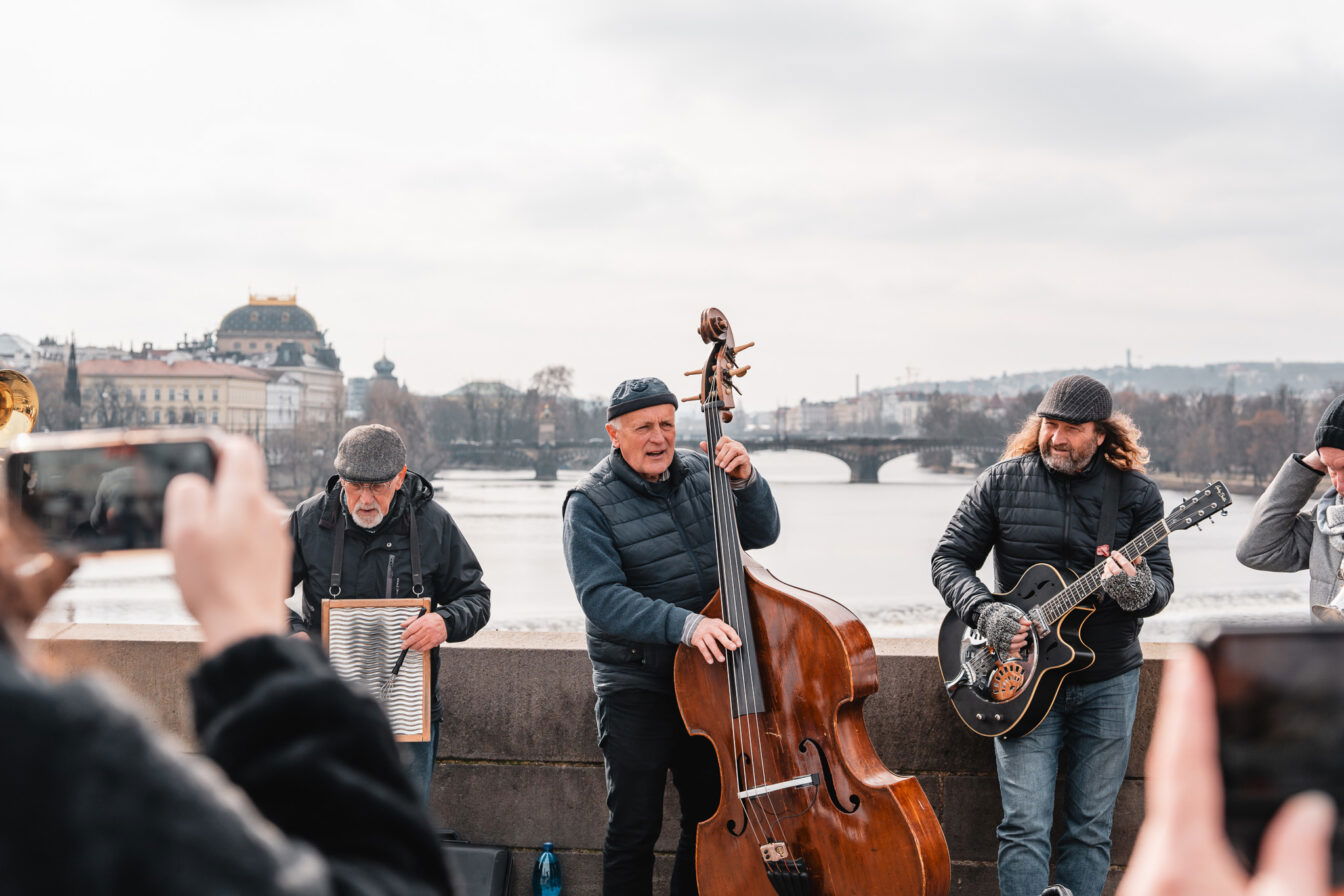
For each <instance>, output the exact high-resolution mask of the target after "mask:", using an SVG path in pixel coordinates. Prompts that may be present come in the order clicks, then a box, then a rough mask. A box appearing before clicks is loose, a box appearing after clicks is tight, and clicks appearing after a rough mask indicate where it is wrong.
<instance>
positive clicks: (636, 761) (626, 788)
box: [597, 690, 719, 896]
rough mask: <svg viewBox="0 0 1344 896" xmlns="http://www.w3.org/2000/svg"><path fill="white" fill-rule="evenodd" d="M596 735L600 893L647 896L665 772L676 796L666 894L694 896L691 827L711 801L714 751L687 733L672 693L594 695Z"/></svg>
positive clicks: (708, 811) (714, 798) (715, 792)
mask: <svg viewBox="0 0 1344 896" xmlns="http://www.w3.org/2000/svg"><path fill="white" fill-rule="evenodd" d="M597 736H598V744H599V745H600V746H601V748H602V755H603V757H605V759H606V764H607V810H608V815H607V839H606V842H605V843H604V844H603V846H602V893H603V894H604V896H652V893H653V846H654V843H655V842H656V841H657V840H658V834H659V832H660V831H661V830H662V826H663V792H664V790H665V789H666V787H667V773H668V772H669V771H670V772H671V773H672V783H673V784H674V785H675V786H676V788H677V793H678V795H679V796H680V798H681V838H680V840H679V841H678V842H677V857H676V862H675V864H674V865H673V868H672V889H671V893H672V896H695V894H696V893H697V890H696V886H695V826H696V825H697V824H699V823H700V822H701V821H703V820H705V819H706V818H708V817H709V816H710V815H712V814H713V813H714V810H715V808H717V807H718V804H719V772H718V767H717V766H716V764H715V761H714V750H713V748H712V747H711V746H710V745H709V741H707V740H706V739H705V738H703V737H691V736H690V735H689V734H687V733H686V727H685V726H684V725H683V724H682V723H681V715H680V714H679V713H678V712H677V701H676V698H675V697H673V696H672V695H670V694H655V693H653V692H651V691H639V690H623V691H617V692H615V693H612V694H607V695H605V696H602V697H599V698H598V699H597Z"/></svg>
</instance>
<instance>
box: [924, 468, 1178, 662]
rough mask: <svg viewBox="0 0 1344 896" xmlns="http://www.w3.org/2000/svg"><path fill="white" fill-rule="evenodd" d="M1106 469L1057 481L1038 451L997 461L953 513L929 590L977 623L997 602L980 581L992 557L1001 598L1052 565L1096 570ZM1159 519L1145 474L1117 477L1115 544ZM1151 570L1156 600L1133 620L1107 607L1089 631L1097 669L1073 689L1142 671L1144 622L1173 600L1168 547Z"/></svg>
mask: <svg viewBox="0 0 1344 896" xmlns="http://www.w3.org/2000/svg"><path fill="white" fill-rule="evenodd" d="M1103 464H1104V461H1102V460H1101V459H1100V457H1099V456H1098V457H1097V458H1095V459H1094V460H1093V462H1092V465H1091V466H1089V467H1088V468H1087V469H1086V470H1084V471H1083V472H1082V473H1079V474H1077V475H1075V476H1065V475H1062V474H1059V473H1055V472H1054V471H1053V470H1051V469H1050V468H1049V467H1047V466H1046V465H1045V463H1044V462H1043V461H1042V460H1041V456H1040V455H1039V454H1037V453H1035V452H1033V453H1031V454H1026V455H1023V456H1021V457H1015V458H1012V459H1010V460H1005V461H1000V462H999V463H997V464H995V465H994V466H992V467H990V468H989V469H988V470H986V471H985V472H984V473H982V474H981V475H980V478H979V479H977V480H976V482H975V485H974V486H972V487H971V490H970V491H969V492H968V493H967V494H966V497H965V498H964V499H962V502H961V506H960V507H958V508H957V512H956V513H954V514H953V515H952V520H951V522H949V523H948V524H947V531H946V532H944V533H943V537H942V538H941V539H940V540H939V541H938V547H937V548H935V549H934V552H933V583H934V585H935V586H936V587H937V588H938V591H939V592H940V593H941V594H942V595H943V600H945V601H947V605H948V606H949V607H951V608H952V609H953V610H954V611H955V612H956V614H957V615H958V616H959V617H960V618H961V620H962V621H963V622H965V623H966V624H967V625H974V624H975V621H976V619H977V618H978V617H979V615H980V610H981V609H982V608H983V606H984V604H985V603H986V602H987V601H989V600H992V599H993V595H991V593H990V590H989V588H987V587H986V586H985V584H984V583H983V582H981V581H980V579H979V578H977V577H976V571H977V570H979V569H980V567H981V566H982V565H984V562H985V558H986V557H987V556H988V555H989V551H990V549H991V548H992V549H993V550H994V577H995V582H996V584H995V589H994V590H995V591H997V592H1005V591H1009V590H1011V589H1012V587H1013V586H1014V585H1015V584H1016V583H1017V580H1018V579H1019V578H1020V577H1021V576H1022V573H1024V572H1025V571H1026V570H1027V568H1028V567H1030V566H1031V565H1033V564H1035V563H1048V564H1050V565H1051V566H1054V567H1056V568H1058V569H1068V570H1071V571H1072V572H1074V573H1075V574H1082V573H1084V572H1087V571H1088V570H1089V569H1091V568H1092V567H1093V566H1095V565H1096V564H1097V563H1098V562H1100V558H1099V557H1097V554H1096V549H1097V542H1096V538H1097V529H1098V527H1099V520H1100V516H1101V490H1102V484H1103V481H1104V477H1103V476H1102V475H1101V473H1102V471H1103V470H1104V466H1103ZM1160 519H1162V496H1161V494H1160V493H1159V492H1158V489H1157V485H1156V484H1154V483H1153V481H1152V480H1151V479H1149V478H1148V477H1147V476H1144V475H1143V474H1141V473H1133V472H1130V473H1125V474H1124V475H1123V476H1122V478H1121V486H1120V500H1119V508H1118V511H1117V514H1116V521H1115V544H1114V545H1112V547H1121V546H1123V545H1124V544H1126V543H1127V542H1129V541H1130V540H1131V539H1132V538H1133V537H1134V536H1135V535H1137V534H1138V533H1139V532H1141V531H1142V530H1144V529H1146V528H1147V527H1148V526H1150V525H1152V524H1153V523H1155V522H1157V521H1158V520H1160ZM1144 562H1145V563H1148V564H1150V565H1151V566H1152V573H1153V584H1154V586H1155V587H1156V593H1155V594H1154V595H1153V600H1152V602H1151V603H1149V604H1148V605H1147V606H1146V607H1144V608H1142V609H1141V610H1138V611H1136V612H1133V613H1130V612H1127V611H1125V610H1122V609H1120V607H1119V606H1117V605H1116V603H1115V602H1114V601H1112V600H1110V599H1102V600H1101V601H1100V606H1099V608H1098V610H1097V612H1096V613H1095V614H1094V615H1093V616H1092V617H1091V618H1090V619H1089V620H1088V622H1087V625H1086V626H1085V627H1084V629H1083V640H1084V641H1086V642H1087V644H1088V645H1090V646H1091V647H1092V649H1093V650H1095V651H1096V653H1097V661H1096V663H1095V664H1093V665H1092V667H1091V668H1088V669H1086V670H1083V671H1081V672H1076V673H1074V675H1073V676H1072V677H1071V679H1070V680H1071V681H1076V682H1088V681H1104V680H1105V679H1107V678H1111V677H1113V676H1115V675H1119V674H1121V673H1122V672H1128V671H1129V670H1130V669H1133V668H1136V667H1138V666H1139V665H1141V664H1142V663H1143V653H1142V651H1141V650H1140V648H1139V643H1138V637H1139V629H1140V627H1142V625H1143V620H1142V618H1141V617H1144V616H1152V615H1153V614H1155V613H1157V612H1159V611H1161V610H1162V608H1164V607H1165V606H1166V605H1167V602H1168V601H1169V600H1171V591H1172V571H1171V554H1170V552H1169V550H1168V548H1167V543H1166V542H1165V541H1163V542H1162V543H1161V544H1159V545H1158V546H1157V547H1155V548H1153V549H1152V550H1151V551H1150V552H1149V553H1148V554H1147V555H1146V556H1145V558H1144Z"/></svg>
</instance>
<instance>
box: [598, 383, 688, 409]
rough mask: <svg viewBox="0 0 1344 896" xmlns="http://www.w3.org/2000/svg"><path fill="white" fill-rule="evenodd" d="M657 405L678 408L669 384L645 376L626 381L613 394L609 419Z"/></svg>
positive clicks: (675, 397) (609, 406) (608, 406)
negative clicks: (668, 386) (668, 405)
mask: <svg viewBox="0 0 1344 896" xmlns="http://www.w3.org/2000/svg"><path fill="white" fill-rule="evenodd" d="M656 404H670V405H672V407H674V408H675V407H676V406H677V396H675V395H673V394H672V390H671V389H668V388H667V383H665V382H663V381H662V380H660V379H658V377H656V376H644V377H639V378H637V379H633V380H625V381H624V382H623V383H621V384H620V385H619V386H617V387H616V391H615V392H612V393H611V403H610V404H609V405H607V419H608V420H615V419H616V418H617V417H619V416H621V415H622V414H628V413H630V412H631V411H637V410H639V409H640V408H651V407H653V406H654V405H656Z"/></svg>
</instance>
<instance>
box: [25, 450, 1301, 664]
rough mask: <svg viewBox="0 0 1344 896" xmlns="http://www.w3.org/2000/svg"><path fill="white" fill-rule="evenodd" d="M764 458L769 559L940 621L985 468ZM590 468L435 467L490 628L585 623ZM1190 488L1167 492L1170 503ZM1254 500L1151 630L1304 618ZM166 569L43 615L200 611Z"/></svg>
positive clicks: (765, 556) (1205, 544)
mask: <svg viewBox="0 0 1344 896" xmlns="http://www.w3.org/2000/svg"><path fill="white" fill-rule="evenodd" d="M754 460H755V463H756V465H757V467H758V468H759V469H760V471H761V472H762V473H763V474H764V475H765V476H766V478H767V479H769V481H770V483H771V486H772V487H773V489H774V492H775V497H776V500H777V501H778V503H779V508H780V514H781V516H782V520H783V531H782V534H781V536H780V539H779V542H778V543H777V544H775V545H773V546H771V547H769V548H767V549H765V550H761V551H756V552H753V553H754V556H756V558H757V559H758V560H760V562H761V563H763V564H764V565H765V566H767V567H768V568H769V569H770V570H771V571H772V572H773V573H774V574H775V575H776V576H777V577H779V578H780V579H782V580H784V581H785V582H790V583H793V584H796V585H800V586H802V587H804V588H807V589H809V590H813V591H820V592H822V593H824V594H826V595H828V596H830V597H832V598H835V599H836V600H839V601H840V602H842V603H844V604H846V605H847V606H849V607H850V609H851V610H853V611H854V612H855V613H857V614H858V615H859V617H860V618H862V619H863V620H864V622H865V623H866V624H867V625H868V627H869V628H870V629H871V630H872V633H873V634H874V636H877V637H906V636H929V635H932V634H934V632H936V630H937V627H938V623H939V622H940V621H941V619H942V617H943V615H944V614H945V612H946V607H945V606H944V604H943V602H942V599H941V598H940V597H939V595H938V593H937V592H936V591H935V590H934V589H933V586H932V585H931V584H930V581H929V555H930V553H931V552H932V550H933V547H934V544H935V543H936V542H937V540H938V537H939V536H940V535H941V534H942V531H943V528H944V526H945V525H946V524H947V521H948V518H949V517H950V516H951V515H952V512H953V511H954V510H955V509H956V506H957V503H958V502H959V501H960V500H961V497H962V495H963V494H964V493H965V491H966V489H967V488H969V487H970V484H971V482H972V480H973V477H970V476H962V475H946V474H935V473H930V472H927V471H925V470H921V469H920V468H919V467H918V466H917V465H916V462H915V458H914V457H913V456H911V457H905V458H898V459H897V460H894V461H892V462H890V463H888V464H887V465H886V466H885V467H883V468H882V474H881V479H882V481H881V482H880V483H878V484H876V485H873V484H868V485H862V484H851V483H849V482H848V481H847V480H848V476H849V472H848V468H847V467H845V465H844V464H843V463H841V462H840V461H838V460H836V459H834V458H830V457H826V456H824V455H820V454H813V453H810V452H799V451H792V452H770V453H761V454H758V455H757V456H756V457H755V458H754ZM578 476H579V474H578V473H577V472H573V471H564V470H562V471H561V472H560V481H559V482H536V481H535V480H533V479H532V473H531V471H523V470H518V471H505V472H498V471H459V470H453V471H448V472H447V473H445V474H444V476H443V478H441V479H439V480H437V481H436V487H437V489H438V495H439V500H440V501H441V502H442V503H443V504H444V505H445V506H446V507H447V508H448V510H449V511H450V512H451V513H452V514H453V516H454V518H455V519H456V520H457V522H458V525H459V526H460V527H461V528H462V531H463V532H464V533H465V534H466V537H467V540H468V541H469V542H470V543H471V545H472V547H473V548H474V549H475V551H476V553H477V555H478V556H479V557H480V559H481V565H482V567H483V568H484V570H485V580H486V582H487V583H488V584H489V585H490V587H491V589H492V591H493V612H492V619H491V622H490V626H491V627H492V628H501V629H549V630H559V631H578V630H581V628H582V621H583V617H582V614H581V613H580V610H579V606H578V603H577V602H576V601H575V599H574V592H573V589H572V588H571V587H570V584H569V576H568V574H567V573H566V571H565V561H564V556H563V553H562V552H561V548H560V531H561V523H560V505H561V502H562V501H563V500H564V495H565V491H566V489H567V488H568V487H569V485H570V483H572V482H573V481H574V480H575V479H577V478H578ZM1184 497H1185V496H1184V495H1179V494H1176V493H1174V492H1164V498H1165V500H1166V504H1167V507H1168V508H1171V507H1173V506H1174V505H1175V504H1176V503H1178V502H1179V501H1180V500H1182V498H1184ZM1252 503H1253V499H1251V498H1248V497H1241V496H1236V497H1235V503H1234V504H1233V506H1232V508H1231V509H1230V511H1229V514H1228V516H1227V517H1225V518H1221V519H1219V520H1218V521H1217V524H1216V525H1212V526H1209V525H1206V526H1204V527H1203V530H1202V531H1195V530H1189V531H1183V532H1177V533H1175V534H1174V535H1173V536H1172V538H1171V551H1172V557H1173V562H1174V564H1175V569H1176V593H1175V596H1174V597H1173V598H1172V602H1171V604H1170V606H1169V607H1168V608H1167V609H1166V610H1165V611H1163V612H1162V613H1161V614H1159V615H1158V616H1156V617H1154V618H1153V619H1150V620H1149V621H1148V622H1147V623H1146V625H1145V627H1144V638H1145V640H1154V641H1158V640H1163V641H1169V640H1186V639H1188V638H1190V637H1191V636H1192V635H1193V634H1195V633H1197V632H1198V630H1199V629H1200V628H1202V627H1203V626H1204V625H1206V624H1207V623H1208V622H1210V621H1215V620H1219V621H1226V620H1234V621H1248V620H1252V619H1256V620H1273V621H1290V620H1291V621H1305V620H1306V618H1307V611H1306V603H1307V598H1306V594H1307V574H1306V573H1305V572H1302V573H1295V574H1292V575H1283V574H1276V573H1263V572H1256V571H1254V570H1249V569H1246V568H1244V567H1242V566H1241V565H1240V564H1238V563H1237V560H1236V557H1235V556H1234V555H1233V547H1234V545H1235V544H1236V541H1237V538H1238V537H1239V536H1240V534H1241V532H1242V530H1243V529H1244V528H1245V524H1246V519H1247V517H1248V515H1249V513H1250V508H1251V505H1252ZM991 562H992V561H991ZM988 568H989V564H988V563H987V564H986V571H985V572H987V570H988ZM168 573H169V561H168V560H167V559H166V558H164V557H162V556H143V555H142V556H137V557H134V558H109V559H95V560H91V561H89V562H87V563H86V564H85V566H84V567H83V568H81V569H80V570H79V571H78V572H77V573H76V574H75V576H74V577H73V578H72V580H71V582H70V583H68V584H67V586H66V587H65V588H64V589H63V590H62V591H61V592H60V593H59V594H57V595H56V596H55V597H54V598H53V599H52V602H51V604H50V605H49V606H48V607H47V610H46V612H45V614H44V616H43V620H44V621H53V622H59V621H68V622H135V623H166V624H189V623H190V622H191V619H190V617H188V616H187V614H186V612H185V610H184V609H183V607H182V605H181V601H180V600H179V598H178V596H177V593H176V590H175V588H174V586H173V584H172V582H171V580H170V579H169V578H168ZM990 584H991V586H992V584H993V583H992V582H991V583H990Z"/></svg>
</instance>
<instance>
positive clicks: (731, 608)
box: [674, 308, 951, 896]
mask: <svg viewBox="0 0 1344 896" xmlns="http://www.w3.org/2000/svg"><path fill="white" fill-rule="evenodd" d="M700 336H701V338H702V339H704V341H705V342H707V343H711V344H712V349H711V351H710V354H709V358H708V360H707V361H706V362H705V366H704V369H703V371H694V372H693V373H694V374H696V375H700V376H701V377H702V378H701V391H700V395H699V396H697V397H696V398H695V399H687V400H688V401H691V400H699V401H700V402H701V405H702V410H703V412H704V416H705V427H706V429H705V431H706V438H707V441H708V444H709V445H710V452H711V455H712V454H713V446H714V445H715V444H717V443H718V440H719V438H720V437H721V436H722V434H723V428H722V424H723V423H726V422H728V421H730V420H731V419H732V408H733V405H734V402H733V391H734V389H735V386H734V385H733V378H734V377H738V376H742V375H743V374H745V373H746V368H740V367H738V366H737V363H738V362H737V353H738V352H739V351H743V350H745V349H747V348H749V347H750V346H751V345H752V344H754V343H749V344H747V345H743V346H740V347H739V346H737V345H736V344H735V342H734V339H733V332H732V329H731V327H730V326H729V325H728V320H727V318H725V317H724V315H723V312H721V311H719V310H718V309H717V308H709V309H706V310H705V311H704V312H703V313H702V314H701V316H700ZM688 375H691V374H688ZM710 476H711V479H710V483H711V485H710V492H711V497H712V502H713V515H714V535H715V543H716V547H717V551H718V555H717V557H718V566H719V591H718V593H716V594H715V595H714V597H713V598H712V599H711V601H710V603H709V605H708V606H707V607H706V608H705V610H703V611H702V612H703V613H704V614H705V615H706V616H711V617H718V618H722V619H723V620H724V621H725V622H727V623H728V624H729V625H731V626H732V627H733V628H734V629H735V630H736V631H737V633H738V636H739V637H740V638H741V641H742V644H741V646H740V647H739V648H738V649H737V650H735V651H731V652H729V653H728V656H727V662H725V663H714V664H712V665H711V664H707V663H706V662H705V661H704V660H703V658H701V656H700V655H699V653H698V652H696V651H695V650H693V649H691V648H687V647H685V646H682V647H681V648H679V649H678V651H677V657H676V666H675V670H674V677H675V683H676V694H677V703H678V706H679V707H680V709H681V716H682V720H683V721H684V722H685V723H686V727H687V729H688V730H689V731H690V732H691V734H693V735H698V736H703V737H706V738H708V739H709V740H710V742H711V743H712V745H713V747H714V752H715V756H716V761H717V763H718V770H719V781H720V788H721V792H720V797H719V805H718V808H717V810H716V811H715V813H714V814H713V815H712V816H711V817H710V818H708V819H707V820H705V821H703V822H701V823H700V825H699V827H698V828H697V831H696V841H695V842H696V852H695V870H696V881H697V884H698V886H699V890H700V893H701V894H702V896H717V894H730V896H757V894H760V896H771V894H778V896H793V894H797V896H802V894H809V896H810V894H816V896H868V894H874V896H876V894H882V896H888V894H891V896H907V894H908V896H916V894H918V896H945V894H946V893H947V892H948V889H949V886H950V878H951V865H950V862H949V859H948V852H947V842H946V841H945V840H944V839H943V831H942V828H941V827H939V824H938V820H937V818H936V817H935V816H934V813H933V808H932V807H931V806H930V805H929V801H928V798H927V797H926V796H925V794H924V790H923V788H922V787H920V785H919V782H918V781H917V780H915V779H914V778H913V777H906V776H900V775H896V774H894V773H893V772H891V771H890V770H889V769H887V767H886V766H885V765H883V763H882V760H881V759H880V758H879V757H878V755H877V751H876V750H875V749H874V748H873V744H872V741H871V740H870V739H869V737H868V731H867V728H866V727H865V726H864V721H863V702H864V700H865V699H866V698H867V697H869V696H870V695H872V694H873V693H875V692H876V691H877V655H876V652H875V651H874V649H873V642H872V638H871V637H870V636H869V634H868V630H867V629H866V628H865V627H864V625H863V623H862V622H860V621H859V619H858V618H857V617H856V616H854V614H852V613H851V612H850V611H849V610H847V609H846V608H845V607H844V606H842V605H841V604H839V603H837V602H836V601H834V600H831V599H830V598H827V597H824V596H823V595H821V594H817V593H815V592H811V591H805V590H803V589H801V588H795V587H793V586H791V585H786V584H785V583H783V582H781V581H779V580H778V579H776V578H775V577H774V576H772V575H771V574H770V573H769V572H768V571H767V570H766V569H765V568H764V567H763V566H761V565H760V564H758V563H756V562H755V561H754V560H753V559H752V558H750V557H748V556H747V554H746V553H745V552H744V551H743V550H742V548H741V543H740V541H739V539H738V530H737V519H736V517H735V515H734V499H733V496H732V491H731V487H730V485H729V481H728V476H727V474H726V473H725V472H724V471H723V470H722V469H720V468H719V467H717V466H714V465H712V464H711V465H710Z"/></svg>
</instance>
